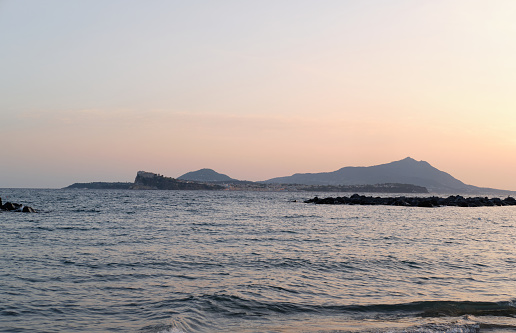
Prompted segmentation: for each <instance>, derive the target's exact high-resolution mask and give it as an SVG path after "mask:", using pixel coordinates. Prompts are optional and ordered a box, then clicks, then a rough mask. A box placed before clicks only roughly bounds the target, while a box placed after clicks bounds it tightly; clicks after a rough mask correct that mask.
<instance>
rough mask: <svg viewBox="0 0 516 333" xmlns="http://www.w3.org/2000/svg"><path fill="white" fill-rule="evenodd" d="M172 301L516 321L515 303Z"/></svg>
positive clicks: (205, 306) (221, 309) (216, 308)
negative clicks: (485, 317) (493, 318)
mask: <svg viewBox="0 0 516 333" xmlns="http://www.w3.org/2000/svg"><path fill="white" fill-rule="evenodd" d="M174 302H180V303H182V302H186V303H195V304H196V305H197V306H200V310H201V311H207V312H212V313H217V314H226V315H231V316H265V315H271V314H285V315H290V314H310V313H312V314H324V315H331V314H349V315H357V314H360V315H363V316H366V317H367V316H368V315H369V314H370V315H372V316H376V315H381V314H384V315H397V316H418V317H461V316H468V315H471V316H476V317H481V316H500V317H511V318H516V303H515V301H514V300H512V301H502V302H474V301H420V302H410V303H399V304H369V305H317V304H298V303H290V302H265V301H257V300H251V299H246V298H242V297H238V296H233V295H225V294H216V295H203V296H190V297H188V298H185V299H182V300H174Z"/></svg>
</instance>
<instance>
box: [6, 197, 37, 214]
mask: <svg viewBox="0 0 516 333" xmlns="http://www.w3.org/2000/svg"><path fill="white" fill-rule="evenodd" d="M0 210H3V211H9V212H23V213H35V212H36V210H35V209H34V208H32V207H29V206H24V205H22V204H19V203H14V202H6V203H4V204H2V198H0Z"/></svg>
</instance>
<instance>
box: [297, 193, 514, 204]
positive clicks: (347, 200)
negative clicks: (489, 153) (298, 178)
mask: <svg viewBox="0 0 516 333" xmlns="http://www.w3.org/2000/svg"><path fill="white" fill-rule="evenodd" d="M305 203H314V204H327V205H389V206H406V207H441V206H457V207H482V206H516V199H514V198H513V197H507V198H505V199H500V198H488V197H471V198H465V197H463V196H461V195H452V196H449V197H447V198H444V197H435V196H433V197H404V196H402V197H385V198H382V197H372V196H365V195H358V194H353V195H352V196H350V197H336V198H333V197H328V198H322V199H321V198H318V197H314V198H313V199H309V200H306V201H305Z"/></svg>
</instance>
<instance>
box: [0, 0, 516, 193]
mask: <svg viewBox="0 0 516 333" xmlns="http://www.w3.org/2000/svg"><path fill="white" fill-rule="evenodd" d="M28 4H30V5H28ZM514 17H516V2H514V1H489V2H488V1H474V0H473V1H471V0H470V1H458V0H450V1H435V0H432V1H430V0H428V1H425V0H423V1H401V0H400V1H389V2H385V1H367V2H363V1H304V2H299V1H265V2H263V1H258V2H241V1H222V2H212V1H206V2H195V3H193V2H174V1H153V2H151V3H147V2H146V3H143V2H126V1H116V0H115V1H109V2H101V1H97V2H91V1H82V2H66V1H45V2H44V3H43V2H40V1H36V0H34V1H30V0H29V1H25V2H19V1H14V0H11V1H9V0H8V1H3V2H1V3H0V45H2V52H1V53H0V72H1V73H2V75H1V76H0V91H1V95H2V98H0V116H1V118H2V119H1V122H0V140H1V142H2V158H1V159H0V171H1V172H0V187H64V186H67V185H69V184H71V183H73V182H87V181H132V179H133V178H134V176H135V175H136V172H137V171H138V170H146V171H151V172H158V173H161V174H164V175H167V176H171V177H177V176H180V175H181V174H183V173H186V172H188V171H193V170H198V169H200V168H213V169H215V170H216V171H218V172H221V173H225V174H227V175H229V176H230V177H233V178H238V179H247V180H265V179H268V178H272V177H277V176H286V175H291V174H293V173H296V172H323V171H334V170H337V169H339V168H341V167H344V166H368V165H376V164H382V163H387V162H391V161H394V160H399V159H402V158H405V157H407V156H410V157H413V158H415V159H416V160H425V161H427V162H429V163H430V164H432V165H433V166H435V167H437V168H438V169H440V170H443V171H446V172H448V173H450V174H451V175H453V176H454V177H456V178H458V179H460V180H462V181H463V182H465V183H467V184H472V185H476V186H485V187H493V188H502V189H509V190H516V177H514V176H513V173H514V170H516V135H515V134H514V133H516V111H515V110H516V99H515V98H514V91H516V62H515V61H514V59H516V38H514V36H516V21H515V20H514Z"/></svg>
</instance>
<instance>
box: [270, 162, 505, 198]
mask: <svg viewBox="0 0 516 333" xmlns="http://www.w3.org/2000/svg"><path fill="white" fill-rule="evenodd" d="M263 182H264V183H266V184H270V183H282V184H306V185H359V184H380V183H402V184H413V185H418V186H424V187H426V188H427V189H428V190H429V191H431V192H436V193H452V192H453V193H456V192H460V193H480V192H511V191H506V190H498V189H492V188H482V187H477V186H473V185H468V184H465V183H463V182H462V181H460V180H458V179H456V178H454V177H453V176H452V175H450V174H449V173H447V172H444V171H441V170H439V169H437V168H435V167H433V166H432V165H431V164H430V163H428V162H426V161H416V160H415V159H413V158H411V157H407V158H404V159H402V160H399V161H393V162H389V163H385V164H379V165H373V166H367V167H364V166H360V167H352V166H347V167H343V168H340V169H338V170H336V171H331V172H320V173H296V174H293V175H292V176H285V177H276V178H271V179H268V180H265V181H263Z"/></svg>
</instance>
